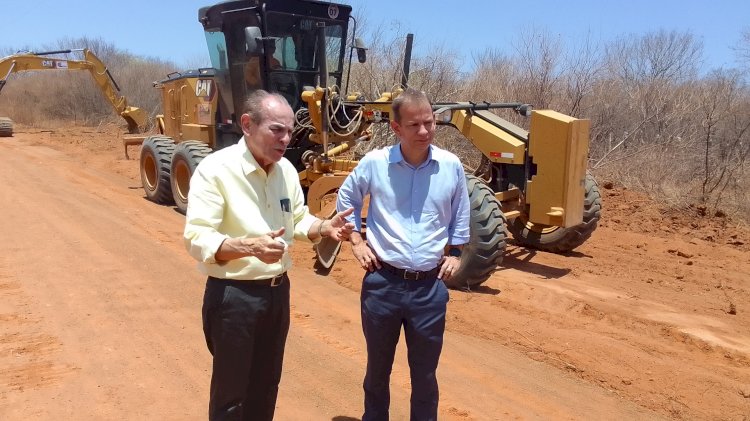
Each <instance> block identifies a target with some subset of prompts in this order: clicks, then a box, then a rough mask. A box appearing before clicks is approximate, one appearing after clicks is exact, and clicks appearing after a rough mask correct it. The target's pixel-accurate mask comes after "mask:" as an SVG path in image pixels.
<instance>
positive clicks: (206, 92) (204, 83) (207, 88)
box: [195, 79, 214, 101]
mask: <svg viewBox="0 0 750 421" xmlns="http://www.w3.org/2000/svg"><path fill="white" fill-rule="evenodd" d="M213 87H214V86H213V81H212V80H211V79H198V82H196V84H195V96H199V97H203V99H204V100H206V101H210V100H211V97H213V94H214V92H213V91H214V89H213Z"/></svg>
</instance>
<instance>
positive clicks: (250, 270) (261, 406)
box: [184, 90, 353, 420]
mask: <svg viewBox="0 0 750 421" xmlns="http://www.w3.org/2000/svg"><path fill="white" fill-rule="evenodd" d="M240 123H241V127H242V132H243V134H244V136H243V137H242V138H241V139H240V140H239V142H238V143H237V144H235V145H233V146H230V147H227V148H225V149H222V150H220V151H218V152H215V153H213V154H211V155H209V156H207V157H206V158H205V159H204V160H203V161H202V162H201V163H200V165H198V168H197V169H196V171H195V174H194V175H193V177H192V179H191V180H190V193H189V196H188V209H187V214H186V224H185V232H184V239H185V245H186V247H187V249H188V251H189V252H190V255H191V256H193V257H194V258H195V259H196V260H198V262H199V264H198V265H199V268H200V269H201V271H202V272H203V273H204V274H206V275H207V276H208V280H207V281H206V290H205V295H204V298H203V331H204V333H205V336H206V343H207V344H208V349H209V351H210V352H211V354H212V355H213V373H212V376H211V397H210V402H209V419H210V420H272V419H273V414H274V409H275V406H276V396H277V394H278V386H279V382H280V380H281V369H282V361H283V357H284V346H285V343H286V337H287V332H288V330H289V317H290V310H289V277H288V275H287V270H289V268H290V267H291V264H292V260H291V257H290V256H289V253H288V250H287V245H290V246H291V245H292V243H293V240H307V241H312V242H317V241H320V239H321V238H322V237H323V236H329V237H331V238H334V239H336V240H339V241H341V240H344V239H347V238H348V236H349V234H350V233H351V230H352V228H353V225H352V224H351V223H347V222H346V221H345V217H346V216H348V215H350V214H351V213H352V209H348V210H346V211H344V212H340V213H338V214H336V215H335V216H334V217H333V218H332V219H330V220H319V219H317V218H315V217H314V216H312V215H310V213H309V212H308V209H307V206H305V205H304V196H303V194H302V188H301V186H300V184H299V178H298V176H297V172H296V170H295V168H294V166H293V165H292V164H291V163H290V162H289V161H288V160H286V159H285V158H283V155H284V151H285V149H286V147H287V145H288V144H289V141H290V136H291V134H292V129H293V128H294V113H293V112H292V109H291V107H290V106H289V104H288V103H287V101H286V100H285V99H284V97H282V96H280V95H278V94H269V93H268V92H265V91H263V90H258V91H255V92H253V93H252V94H251V95H250V96H249V98H248V99H247V101H246V102H245V109H244V113H243V114H242V117H241V119H240Z"/></svg>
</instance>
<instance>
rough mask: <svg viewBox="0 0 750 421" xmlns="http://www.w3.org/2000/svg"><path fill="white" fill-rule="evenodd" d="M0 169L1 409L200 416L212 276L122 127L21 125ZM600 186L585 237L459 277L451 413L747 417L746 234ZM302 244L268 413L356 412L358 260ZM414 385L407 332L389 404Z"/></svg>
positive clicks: (452, 321)
mask: <svg viewBox="0 0 750 421" xmlns="http://www.w3.org/2000/svg"><path fill="white" fill-rule="evenodd" d="M134 154H135V155H137V151H136V150H132V149H131V155H134ZM0 180H2V183H0V203H1V205H0V206H1V208H0V209H2V211H1V213H0V215H1V217H0V235H2V249H0V250H1V252H0V419H2V420H29V419H34V420H59V419H82V420H83V419H87V420H89V419H97V420H98V419H101V420H110V419H111V420H200V419H205V414H206V407H207V391H208V382H209V378H210V358H209V357H210V355H209V353H208V351H207V350H206V348H205V343H204V340H203V336H202V331H201V322H200V305H201V299H202V294H203V284H204V282H205V281H204V279H203V278H202V276H201V275H200V274H199V273H198V272H197V270H196V269H195V264H194V262H193V261H192V260H191V258H190V257H189V256H188V255H187V253H186V252H185V251H184V248H183V245H182V241H181V232H182V224H183V217H182V215H180V214H179V213H177V212H176V211H175V210H173V209H172V208H170V207H164V206H158V205H155V204H153V203H150V202H148V201H146V200H145V199H144V197H143V193H142V190H141V188H140V181H139V178H138V164H137V161H135V160H126V159H125V158H124V155H123V152H122V147H121V146H120V144H119V139H118V134H117V130H116V129H111V128H105V129H102V130H95V129H81V128H71V129H56V130H55V131H54V132H52V131H41V130H36V129H35V130H31V129H26V130H24V128H22V127H19V128H17V133H16V134H15V136H14V137H13V138H3V139H2V140H0ZM603 192H604V206H605V211H604V216H603V221H605V222H604V223H603V224H602V225H603V226H601V227H600V228H599V229H598V230H597V231H596V233H595V234H594V237H593V238H592V240H591V241H590V242H588V243H587V244H585V245H584V246H582V247H580V248H579V249H578V250H577V251H576V252H574V253H571V254H570V255H568V256H558V255H552V254H547V253H541V252H534V251H532V250H527V249H524V248H520V247H514V246H511V247H509V250H508V255H507V256H506V258H505V260H504V264H503V268H502V269H501V270H499V271H498V272H497V273H496V274H495V275H493V277H492V278H491V279H490V280H489V281H488V282H487V283H485V284H484V285H483V286H482V287H480V288H478V290H476V291H473V292H464V291H452V292H451V301H450V304H449V321H448V332H447V334H446V339H445V342H446V345H445V348H444V351H443V356H442V359H441V366H440V369H439V372H438V374H439V379H440V383H441V403H440V415H441V419H443V420H507V419H524V420H536V419H539V420H547V419H553V420H557V419H561V420H568V419H575V420H599V419H648V420H655V419H690V420H717V419H720V420H723V419H726V420H750V247H749V244H748V238H750V236H748V234H747V230H745V229H744V228H743V227H742V226H733V225H732V223H731V222H728V221H727V220H726V219H725V218H721V217H713V216H711V217H690V216H685V215H676V214H670V213H665V212H662V211H660V210H659V208H658V206H656V205H654V204H653V203H651V202H649V201H648V200H646V199H645V198H644V197H642V196H639V195H637V194H634V193H632V192H629V191H627V190H622V189H616V188H615V189H609V190H607V189H603ZM696 214H699V210H696ZM733 235H734V236H733ZM292 254H293V258H294V261H295V268H294V269H293V271H292V273H291V278H292V284H293V286H292V291H293V292H292V295H293V296H292V302H293V308H292V326H291V330H290V334H289V341H288V344H287V353H286V360H285V369H284V375H283V378H282V385H281V394H280V397H279V401H278V409H277V419H279V420H338V421H345V420H356V419H359V417H360V415H361V410H362V389H361V380H362V375H363V374H364V366H365V358H366V356H365V353H364V341H363V339H362V334H361V330H360V326H359V280H360V278H361V274H362V272H361V270H360V269H359V268H358V267H356V265H354V264H353V263H352V259H351V256H350V254H349V249H348V247H346V246H345V247H344V252H343V254H342V255H341V256H340V258H339V261H338V262H337V264H336V266H335V267H334V269H333V271H332V272H331V273H330V274H329V275H328V276H321V275H318V274H316V273H315V272H314V271H313V270H312V263H313V259H314V256H313V254H312V252H311V250H310V247H309V246H308V245H305V244H299V243H296V244H294V245H293V247H292ZM408 400H409V375H408V367H407V365H406V361H405V349H404V348H403V347H401V348H400V349H399V351H398V356H397V363H396V365H395V367H394V373H393V377H392V401H393V403H392V419H394V420H405V419H408Z"/></svg>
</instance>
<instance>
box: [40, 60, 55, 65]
mask: <svg viewBox="0 0 750 421" xmlns="http://www.w3.org/2000/svg"><path fill="white" fill-rule="evenodd" d="M42 67H55V62H54V61H52V60H42Z"/></svg>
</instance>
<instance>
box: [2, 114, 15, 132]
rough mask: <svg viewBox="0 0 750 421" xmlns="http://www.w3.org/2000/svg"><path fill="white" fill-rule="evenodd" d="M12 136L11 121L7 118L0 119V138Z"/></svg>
mask: <svg viewBox="0 0 750 421" xmlns="http://www.w3.org/2000/svg"><path fill="white" fill-rule="evenodd" d="M11 136H13V120H11V119H9V118H7V117H0V137H11Z"/></svg>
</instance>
